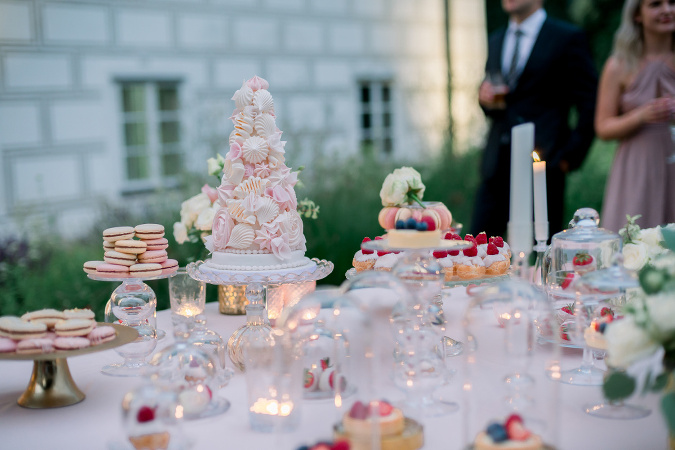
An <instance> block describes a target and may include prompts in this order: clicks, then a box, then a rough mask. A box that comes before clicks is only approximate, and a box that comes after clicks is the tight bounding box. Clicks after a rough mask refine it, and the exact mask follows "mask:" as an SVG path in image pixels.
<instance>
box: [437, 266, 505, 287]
mask: <svg viewBox="0 0 675 450" xmlns="http://www.w3.org/2000/svg"><path fill="white" fill-rule="evenodd" d="M509 278H511V271H510V270H508V271H507V272H506V273H505V274H502V275H486V276H482V277H478V278H472V279H469V280H462V279H460V278H457V279H454V280H450V281H446V282H445V287H448V288H453V287H460V286H464V287H467V286H471V285H472V284H473V285H477V286H479V285H481V284H490V283H499V282H501V281H506V280H508V279H509Z"/></svg>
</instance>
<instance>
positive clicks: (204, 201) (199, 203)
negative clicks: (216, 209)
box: [180, 192, 211, 228]
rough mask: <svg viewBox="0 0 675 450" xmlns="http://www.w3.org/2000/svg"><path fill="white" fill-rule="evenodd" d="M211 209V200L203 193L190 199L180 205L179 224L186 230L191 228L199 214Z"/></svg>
mask: <svg viewBox="0 0 675 450" xmlns="http://www.w3.org/2000/svg"><path fill="white" fill-rule="evenodd" d="M210 207H211V200H210V199H209V196H208V195H206V194H204V193H203V192H201V193H199V194H197V195H195V196H194V197H190V198H189V199H187V200H185V201H184V202H183V203H182V204H181V205H180V217H181V222H183V223H184V224H185V226H186V227H187V228H191V227H192V225H193V224H194V222H195V220H197V217H198V216H199V214H200V213H201V212H202V211H204V210H205V209H207V208H210Z"/></svg>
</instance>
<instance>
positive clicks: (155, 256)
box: [138, 250, 168, 264]
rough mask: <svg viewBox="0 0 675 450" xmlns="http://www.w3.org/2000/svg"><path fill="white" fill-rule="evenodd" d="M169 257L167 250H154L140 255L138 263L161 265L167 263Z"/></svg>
mask: <svg viewBox="0 0 675 450" xmlns="http://www.w3.org/2000/svg"><path fill="white" fill-rule="evenodd" d="M167 256H168V255H167V254H166V250H153V251H151V252H145V253H141V254H140V255H138V262H140V263H157V264H161V263H163V262H164V261H166V258H167Z"/></svg>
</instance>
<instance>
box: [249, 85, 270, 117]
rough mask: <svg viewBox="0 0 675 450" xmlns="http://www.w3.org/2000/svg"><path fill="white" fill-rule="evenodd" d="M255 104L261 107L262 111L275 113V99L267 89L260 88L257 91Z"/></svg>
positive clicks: (254, 97) (254, 99)
mask: <svg viewBox="0 0 675 450" xmlns="http://www.w3.org/2000/svg"><path fill="white" fill-rule="evenodd" d="M253 105H254V106H256V107H257V108H258V109H260V112H261V113H270V114H274V99H272V94H270V93H269V91H268V90H267V89H260V90H258V91H256V92H255V95H254V96H253Z"/></svg>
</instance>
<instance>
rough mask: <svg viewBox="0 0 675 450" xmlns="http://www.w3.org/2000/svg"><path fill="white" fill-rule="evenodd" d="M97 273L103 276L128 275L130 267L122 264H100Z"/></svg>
mask: <svg viewBox="0 0 675 450" xmlns="http://www.w3.org/2000/svg"><path fill="white" fill-rule="evenodd" d="M96 275H101V276H103V277H126V276H128V275H129V267H128V266H120V265H119V264H108V263H105V264H100V265H99V266H97V267H96Z"/></svg>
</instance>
